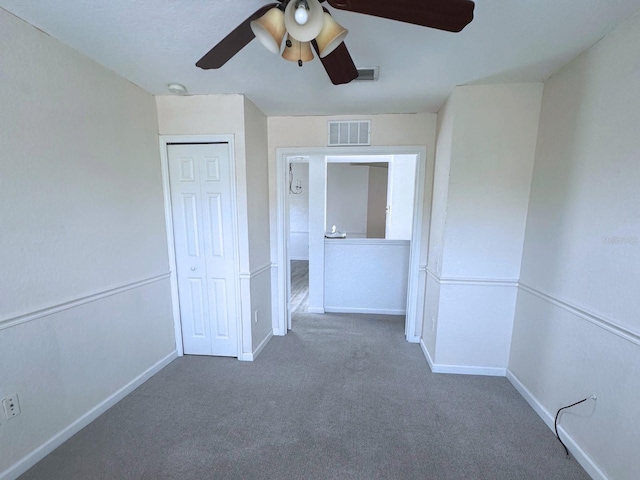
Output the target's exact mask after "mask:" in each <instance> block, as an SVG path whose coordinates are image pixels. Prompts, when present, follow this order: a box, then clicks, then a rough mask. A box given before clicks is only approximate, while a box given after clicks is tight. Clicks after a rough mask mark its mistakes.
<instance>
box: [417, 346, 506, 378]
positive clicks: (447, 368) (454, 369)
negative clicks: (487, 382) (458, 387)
mask: <svg viewBox="0 0 640 480" xmlns="http://www.w3.org/2000/svg"><path fill="white" fill-rule="evenodd" d="M420 348H422V353H424V356H425V358H426V359H427V363H428V364H429V368H430V369H431V371H432V372H433V373H450V374H454V375H483V376H486V377H504V376H505V375H506V372H507V369H506V368H500V367H477V366H466V365H444V364H440V363H434V362H433V359H432V358H431V355H429V350H427V346H426V345H425V344H424V341H423V340H420Z"/></svg>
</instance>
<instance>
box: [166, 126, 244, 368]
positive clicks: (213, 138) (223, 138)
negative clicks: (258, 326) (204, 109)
mask: <svg viewBox="0 0 640 480" xmlns="http://www.w3.org/2000/svg"><path fill="white" fill-rule="evenodd" d="M172 143H187V144H194V143H226V144H227V145H228V146H229V162H230V168H231V179H230V180H231V218H232V226H231V234H232V235H233V255H234V258H235V261H234V271H233V277H234V282H235V283H236V285H235V287H236V288H235V299H234V301H235V303H236V318H235V321H236V328H237V332H238V334H237V336H238V338H237V341H238V358H240V357H241V356H242V321H241V315H240V312H241V309H240V264H239V263H238V259H239V257H240V252H239V249H238V207H237V201H236V198H237V186H236V162H235V154H234V152H235V146H234V137H233V135H160V164H161V168H162V191H163V196H164V219H165V225H166V229H167V251H168V254H169V270H170V282H171V302H172V304H173V327H174V331H175V336H176V350H177V351H178V355H179V356H182V355H184V348H183V345H182V324H181V322H180V304H179V297H178V275H177V268H176V251H175V243H174V238H173V212H172V210H171V187H170V185H169V155H168V153H167V146H168V145H169V144H172Z"/></svg>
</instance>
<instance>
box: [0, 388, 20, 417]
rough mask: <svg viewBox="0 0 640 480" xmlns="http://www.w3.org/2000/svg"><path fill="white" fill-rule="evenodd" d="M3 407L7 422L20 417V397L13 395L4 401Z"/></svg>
mask: <svg viewBox="0 0 640 480" xmlns="http://www.w3.org/2000/svg"><path fill="white" fill-rule="evenodd" d="M2 406H3V407H4V416H5V418H6V419H7V420H10V419H12V418H13V417H17V416H18V415H20V402H19V401H18V395H17V394H15V393H14V394H13V395H10V396H8V397H6V398H3V399H2Z"/></svg>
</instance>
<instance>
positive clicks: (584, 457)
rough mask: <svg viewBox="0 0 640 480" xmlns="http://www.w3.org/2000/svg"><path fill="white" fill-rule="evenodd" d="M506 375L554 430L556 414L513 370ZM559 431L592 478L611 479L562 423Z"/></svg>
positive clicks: (599, 479)
mask: <svg viewBox="0 0 640 480" xmlns="http://www.w3.org/2000/svg"><path fill="white" fill-rule="evenodd" d="M506 376H507V380H509V381H510V382H511V384H512V385H513V386H514V387H515V389H516V390H517V391H518V393H519V394H520V395H522V396H523V397H524V399H525V400H526V401H527V403H528V404H529V405H530V406H531V408H533V410H534V411H535V412H536V413H537V414H538V416H539V417H540V418H541V419H542V420H543V421H544V423H546V424H547V426H548V427H549V429H551V431H553V430H554V425H553V424H554V420H555V416H554V415H552V414H551V412H549V411H548V410H547V409H546V408H544V407H543V406H542V404H541V403H540V402H539V401H538V399H536V398H535V397H534V396H533V394H532V393H531V392H530V391H529V389H528V388H527V387H525V386H524V384H523V383H522V382H521V381H520V380H519V379H518V377H516V376H515V375H514V373H513V372H512V371H511V370H507V374H506ZM558 432H560V434H561V437H562V441H563V442H564V443H565V444H566V445H567V448H568V449H569V451H570V452H571V455H573V457H574V458H575V459H576V461H577V462H578V463H579V464H580V465H581V466H582V468H584V469H585V470H586V472H587V473H588V474H589V475H590V476H591V478H593V479H594V480H610V479H609V477H608V476H607V475H606V474H605V473H604V471H602V469H601V468H600V467H599V466H598V464H597V463H596V462H594V461H593V460H592V459H591V457H589V455H588V454H587V453H586V452H585V451H584V450H583V449H582V448H581V447H580V446H579V445H578V444H577V443H576V441H575V440H574V439H573V437H571V435H569V434H568V433H567V431H566V430H565V429H564V428H563V427H562V425H559V426H558ZM554 435H555V432H554Z"/></svg>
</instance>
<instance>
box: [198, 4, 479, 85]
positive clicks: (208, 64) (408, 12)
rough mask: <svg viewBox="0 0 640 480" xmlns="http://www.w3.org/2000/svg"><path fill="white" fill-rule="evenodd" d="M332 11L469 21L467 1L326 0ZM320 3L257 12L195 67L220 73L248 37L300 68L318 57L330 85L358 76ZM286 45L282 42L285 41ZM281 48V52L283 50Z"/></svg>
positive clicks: (447, 24) (441, 24)
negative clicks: (255, 39)
mask: <svg viewBox="0 0 640 480" xmlns="http://www.w3.org/2000/svg"><path fill="white" fill-rule="evenodd" d="M326 1H327V3H328V4H329V5H331V6H332V7H333V8H336V9H338V10H346V11H349V12H354V13H363V14H366V15H373V16H376V17H381V18H387V19H390V20H397V21H400V22H406V23H412V24H414V25H421V26H424V27H430V28H436V29H438V30H446V31H449V32H459V31H461V30H462V29H463V28H464V27H465V26H467V25H468V24H469V23H470V22H471V20H473V9H474V7H475V4H474V2H473V1H471V0H326ZM324 2H325V0H278V2H277V3H270V4H268V5H265V6H264V7H262V8H260V9H258V10H257V11H256V12H254V13H253V14H252V15H250V16H249V18H247V19H246V20H245V21H244V22H242V23H241V24H240V25H238V26H237V27H236V28H235V30H233V31H232V32H231V33H230V34H229V35H227V36H226V37H225V38H223V39H222V40H221V41H220V42H219V43H218V44H217V45H216V46H215V47H213V48H212V49H211V50H210V51H209V52H208V53H207V54H206V55H205V56H204V57H202V58H201V59H200V60H198V62H197V63H196V66H198V67H200V68H202V69H205V70H208V69H211V68H220V67H222V66H223V65H224V64H225V63H227V61H229V60H230V59H231V58H232V57H233V56H234V55H235V54H236V53H238V52H239V51H240V50H242V49H243V48H244V47H245V46H246V45H247V44H248V43H249V42H250V41H251V40H253V39H254V37H257V38H258V40H260V42H261V43H262V44H263V45H264V46H265V47H266V48H267V49H268V50H270V51H271V52H273V53H280V52H281V51H282V56H283V57H284V58H285V59H286V60H290V61H296V62H298V65H300V66H302V64H303V63H304V62H307V61H310V60H312V59H313V53H312V51H311V48H312V47H313V49H314V50H315V52H316V54H317V55H318V56H319V57H320V61H321V62H322V65H323V66H324V69H325V70H326V72H327V74H328V75H329V78H330V79H331V81H332V82H333V84H334V85H340V84H344V83H349V82H350V81H352V80H354V79H355V78H356V77H357V76H358V71H357V69H356V66H355V64H354V63H353V59H352V58H351V55H350V54H349V51H348V50H347V47H346V46H345V44H344V41H343V40H344V38H345V37H346V36H347V33H348V30H347V29H345V28H344V27H342V26H341V25H339V24H338V23H337V22H336V21H335V20H333V19H332V17H331V14H330V13H329V11H328V10H327V9H326V8H324V7H322V5H320V4H321V3H324ZM285 36H286V41H284V43H283V40H284V39H285ZM283 45H284V48H283Z"/></svg>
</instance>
